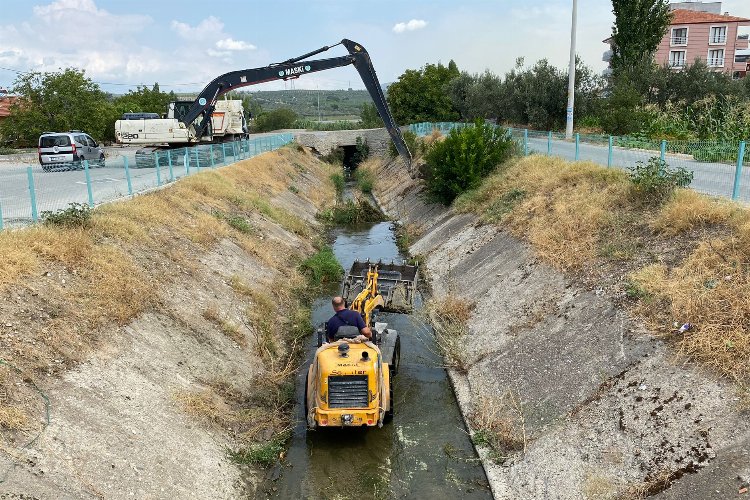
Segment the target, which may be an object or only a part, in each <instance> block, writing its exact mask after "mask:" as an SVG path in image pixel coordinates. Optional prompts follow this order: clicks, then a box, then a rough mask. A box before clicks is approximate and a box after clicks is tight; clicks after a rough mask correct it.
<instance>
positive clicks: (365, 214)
mask: <svg viewBox="0 0 750 500" xmlns="http://www.w3.org/2000/svg"><path fill="white" fill-rule="evenodd" d="M317 217H318V219H320V220H322V221H324V222H327V223H329V224H366V223H372V222H382V221H384V220H385V216H384V215H383V212H381V211H380V210H378V209H377V208H376V207H374V206H372V205H370V204H369V203H368V202H367V200H357V201H356V202H355V201H353V200H346V203H340V204H338V205H336V206H335V207H333V208H329V209H328V210H324V211H322V212H320V213H318V215H317Z"/></svg>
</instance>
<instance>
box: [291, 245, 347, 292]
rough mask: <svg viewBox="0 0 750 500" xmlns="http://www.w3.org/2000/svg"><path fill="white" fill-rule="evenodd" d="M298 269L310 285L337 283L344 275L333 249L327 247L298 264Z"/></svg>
mask: <svg viewBox="0 0 750 500" xmlns="http://www.w3.org/2000/svg"><path fill="white" fill-rule="evenodd" d="M300 269H301V271H302V273H303V274H304V275H305V276H307V278H308V281H309V283H310V284H311V285H320V284H322V283H331V282H337V281H338V280H339V279H341V276H342V275H343V273H344V269H343V268H342V267H341V264H339V261H338V260H336V255H335V254H334V253H333V249H332V248H331V247H329V246H325V247H323V248H321V249H320V250H319V251H318V253H316V254H315V255H313V256H311V257H308V258H307V259H305V260H304V261H303V262H302V264H300Z"/></svg>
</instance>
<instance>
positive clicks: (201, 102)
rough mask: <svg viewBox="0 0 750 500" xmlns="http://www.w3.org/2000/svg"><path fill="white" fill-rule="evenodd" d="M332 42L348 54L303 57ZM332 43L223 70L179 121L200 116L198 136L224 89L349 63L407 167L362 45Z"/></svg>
mask: <svg viewBox="0 0 750 500" xmlns="http://www.w3.org/2000/svg"><path fill="white" fill-rule="evenodd" d="M336 45H343V46H344V47H346V49H347V50H348V51H349V55H347V56H341V57H334V58H330V59H315V60H306V59H307V58H308V57H312V56H314V55H316V54H320V53H321V52H325V51H327V50H329V49H331V48H333V47H335V46H336ZM336 45H332V46H325V47H322V48H320V49H317V50H314V51H312V52H308V53H307V54H304V55H302V56H299V57H295V58H292V59H287V60H286V61H284V62H281V63H278V64H272V65H270V66H266V67H263V68H253V69H245V70H240V71H232V72H230V73H225V74H223V75H221V76H219V77H218V78H215V79H214V80H213V81H211V82H210V83H209V84H208V85H206V87H205V88H204V89H203V90H202V91H201V93H200V94H199V95H198V98H197V99H196V100H195V102H194V103H193V105H192V106H191V107H190V109H189V110H188V112H187V113H185V115H184V116H183V117H182V118H180V121H182V122H183V123H184V124H185V126H187V127H190V126H191V125H193V123H194V122H195V121H196V120H197V119H198V118H201V120H200V122H199V123H198V124H197V125H195V132H196V135H197V136H199V137H201V136H203V135H204V134H205V133H206V130H207V129H208V126H209V124H210V123H211V115H212V113H213V111H214V108H215V107H216V101H217V99H218V98H219V97H221V96H222V95H223V94H226V93H227V92H230V91H232V90H236V89H238V88H241V87H246V86H248V85H256V84H259V83H264V82H271V81H274V80H289V79H293V78H299V77H300V76H302V75H306V74H308V73H316V72H318V71H325V70H328V69H333V68H339V67H342V66H348V65H350V64H353V65H354V67H355V68H356V69H357V72H358V73H359V75H360V77H361V78H362V82H363V83H364V84H365V88H367V91H368V92H369V93H370V97H372V100H373V102H374V103H375V108H376V109H377V110H378V114H379V115H380V118H382V120H383V123H384V124H385V128H386V130H387V131H388V134H390V136H391V139H392V140H393V144H394V145H395V146H396V150H397V151H398V152H399V154H400V155H401V158H402V159H403V161H404V163H405V164H406V167H407V168H409V169H411V159H412V158H411V153H410V152H409V148H407V147H406V143H405V142H404V138H403V136H402V135H401V130H400V129H399V128H398V126H397V125H396V122H395V120H394V119H393V116H392V115H391V111H390V109H389V108H388V103H387V102H386V100H385V95H384V94H383V89H382V88H381V87H380V82H379V81H378V77H377V75H376V74H375V68H374V67H373V65H372V61H371V60H370V55H369V54H368V53H367V51H366V50H365V48H364V47H363V46H362V45H360V44H358V43H356V42H353V41H351V40H347V39H343V40H341V42H340V43H339V44H336Z"/></svg>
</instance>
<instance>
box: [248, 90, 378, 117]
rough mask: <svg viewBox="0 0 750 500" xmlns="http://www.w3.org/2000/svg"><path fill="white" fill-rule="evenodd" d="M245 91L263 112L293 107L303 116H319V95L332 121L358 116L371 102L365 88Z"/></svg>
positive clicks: (324, 114)
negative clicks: (364, 106)
mask: <svg viewBox="0 0 750 500" xmlns="http://www.w3.org/2000/svg"><path fill="white" fill-rule="evenodd" d="M243 94H245V95H249V96H250V98H251V99H252V100H253V101H254V102H255V103H257V104H259V105H260V106H261V108H263V110H264V111H271V110H274V109H277V108H291V109H292V110H293V111H294V112H295V113H297V115H298V116H300V117H301V118H317V117H318V97H320V115H321V117H322V118H323V119H329V120H330V119H339V120H341V119H356V118H359V114H360V110H361V109H362V106H363V105H364V104H369V103H371V102H372V99H370V94H369V93H368V92H367V91H366V90H320V91H318V90H261V91H255V92H245V93H243Z"/></svg>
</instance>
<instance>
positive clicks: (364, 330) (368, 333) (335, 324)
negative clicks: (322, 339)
mask: <svg viewBox="0 0 750 500" xmlns="http://www.w3.org/2000/svg"><path fill="white" fill-rule="evenodd" d="M331 305H332V306H333V313H334V314H333V316H331V319H329V320H328V321H327V322H326V335H327V336H328V342H333V340H334V336H335V335H336V332H337V331H338V330H339V328H341V327H342V326H347V325H348V326H356V327H357V328H358V329H359V333H361V334H362V335H364V336H365V337H367V338H368V339H369V338H372V330H370V327H369V326H367V325H365V320H363V319H362V315H361V314H359V313H358V312H357V311H352V310H351V309H347V308H346V303H345V302H344V299H343V298H342V297H334V298H333V300H331Z"/></svg>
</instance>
